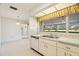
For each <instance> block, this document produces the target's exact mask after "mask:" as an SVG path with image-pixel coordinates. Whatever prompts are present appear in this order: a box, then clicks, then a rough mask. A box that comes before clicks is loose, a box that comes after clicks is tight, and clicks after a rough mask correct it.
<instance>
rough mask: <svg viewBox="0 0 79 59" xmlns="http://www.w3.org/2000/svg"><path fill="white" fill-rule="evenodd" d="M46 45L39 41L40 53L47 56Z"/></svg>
mask: <svg viewBox="0 0 79 59" xmlns="http://www.w3.org/2000/svg"><path fill="white" fill-rule="evenodd" d="M45 45H46V44H45V43H44V42H43V41H41V40H40V41H39V52H40V53H41V54H43V55H46V49H45Z"/></svg>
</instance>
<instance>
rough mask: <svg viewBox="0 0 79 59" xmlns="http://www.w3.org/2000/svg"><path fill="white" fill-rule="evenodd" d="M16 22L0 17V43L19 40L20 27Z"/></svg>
mask: <svg viewBox="0 0 79 59" xmlns="http://www.w3.org/2000/svg"><path fill="white" fill-rule="evenodd" d="M16 22H17V20H15V19H11V18H5V17H2V43H6V42H10V41H15V40H19V39H21V27H20V26H19V25H16Z"/></svg>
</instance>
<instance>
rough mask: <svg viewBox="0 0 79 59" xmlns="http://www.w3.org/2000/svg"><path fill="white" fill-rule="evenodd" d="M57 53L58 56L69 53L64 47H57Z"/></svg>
mask: <svg viewBox="0 0 79 59" xmlns="http://www.w3.org/2000/svg"><path fill="white" fill-rule="evenodd" d="M57 55H58V56H67V55H68V53H67V51H66V50H64V49H62V48H58V49H57Z"/></svg>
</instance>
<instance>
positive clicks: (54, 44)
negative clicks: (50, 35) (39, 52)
mask: <svg viewBox="0 0 79 59" xmlns="http://www.w3.org/2000/svg"><path fill="white" fill-rule="evenodd" d="M45 42H46V43H47V44H50V45H53V46H56V42H55V41H50V40H45Z"/></svg>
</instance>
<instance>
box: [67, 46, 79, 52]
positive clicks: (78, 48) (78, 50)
mask: <svg viewBox="0 0 79 59" xmlns="http://www.w3.org/2000/svg"><path fill="white" fill-rule="evenodd" d="M67 46H68V47H69V48H70V51H73V52H76V53H79V46H74V45H67Z"/></svg>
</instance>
